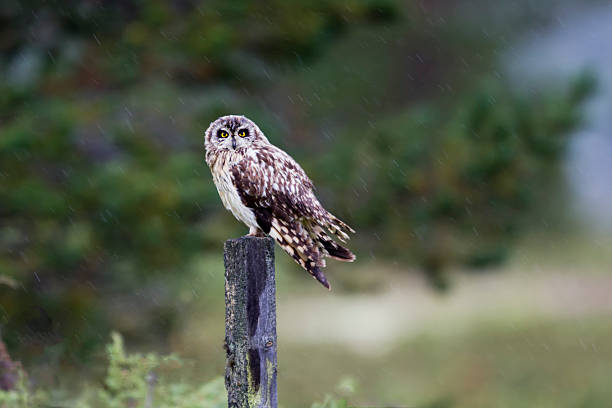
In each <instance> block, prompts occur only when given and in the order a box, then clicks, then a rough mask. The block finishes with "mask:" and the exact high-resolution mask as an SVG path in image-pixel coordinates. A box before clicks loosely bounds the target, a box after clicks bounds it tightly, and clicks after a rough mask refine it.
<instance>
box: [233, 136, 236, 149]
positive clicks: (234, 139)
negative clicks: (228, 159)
mask: <svg viewBox="0 0 612 408" xmlns="http://www.w3.org/2000/svg"><path fill="white" fill-rule="evenodd" d="M232 149H234V150H236V138H235V137H234V136H232Z"/></svg>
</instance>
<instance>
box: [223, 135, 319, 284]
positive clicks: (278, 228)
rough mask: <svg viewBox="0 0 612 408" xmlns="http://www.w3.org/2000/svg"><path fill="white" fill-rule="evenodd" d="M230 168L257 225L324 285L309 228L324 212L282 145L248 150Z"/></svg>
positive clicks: (310, 186) (306, 177) (317, 255)
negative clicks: (243, 156) (280, 146)
mask: <svg viewBox="0 0 612 408" xmlns="http://www.w3.org/2000/svg"><path fill="white" fill-rule="evenodd" d="M231 172H232V181H233V183H234V186H235V187H236V190H237V191H238V194H239V195H240V198H241V199H242V202H243V204H244V205H245V206H247V207H248V208H250V209H252V211H253V213H254V215H255V219H256V220H257V224H258V225H259V227H260V228H261V230H262V231H264V232H265V233H266V234H269V235H270V236H271V237H273V238H274V239H275V240H276V242H278V244H279V245H280V246H281V247H282V248H283V249H284V250H285V251H286V252H287V253H288V254H289V255H291V256H292V257H293V259H294V260H295V261H296V262H297V263H298V264H300V265H301V266H302V267H303V268H304V269H306V270H307V271H308V272H309V273H310V274H311V275H312V276H313V277H314V278H315V279H317V280H318V281H319V282H320V283H321V284H323V285H324V286H325V287H327V288H329V283H328V282H327V279H326V278H325V275H324V274H323V272H322V271H321V269H320V267H324V266H325V260H324V255H325V254H324V253H323V251H322V249H321V246H320V245H319V242H318V240H317V239H316V237H313V236H312V228H310V225H314V224H317V223H319V222H320V220H325V219H327V218H328V217H329V213H328V212H327V211H326V210H325V209H324V208H323V207H322V206H321V204H320V203H319V201H318V200H317V198H316V197H315V195H314V193H313V192H312V188H313V185H312V182H311V181H310V179H309V178H308V176H306V173H305V172H304V170H302V168H301V167H300V166H299V165H298V164H297V163H296V162H295V161H294V160H293V159H292V158H291V157H290V156H289V155H288V154H286V153H285V152H283V151H282V150H280V149H278V148H276V147H275V146H269V147H268V146H265V147H263V148H260V149H254V150H253V151H251V152H249V154H247V155H246V156H245V158H244V159H242V160H241V161H240V162H238V163H237V164H235V165H234V166H233V167H232V169H231ZM318 220H319V221H318Z"/></svg>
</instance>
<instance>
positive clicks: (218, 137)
mask: <svg viewBox="0 0 612 408" xmlns="http://www.w3.org/2000/svg"><path fill="white" fill-rule="evenodd" d="M267 142H268V139H266V137H265V136H264V134H263V133H262V132H261V130H259V128H258V127H257V125H256V124H255V123H253V122H252V121H250V120H249V119H247V118H246V117H244V116H239V115H227V116H222V117H220V118H217V120H215V121H214V122H212V123H211V124H210V126H209V127H208V129H207V130H206V132H205V139H204V144H205V146H206V148H207V149H213V148H214V149H216V150H240V149H241V148H242V149H249V148H251V145H253V144H257V143H267Z"/></svg>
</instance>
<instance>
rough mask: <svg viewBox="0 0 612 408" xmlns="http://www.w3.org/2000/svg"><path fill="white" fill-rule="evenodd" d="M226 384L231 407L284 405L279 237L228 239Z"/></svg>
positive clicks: (226, 251)
mask: <svg viewBox="0 0 612 408" xmlns="http://www.w3.org/2000/svg"><path fill="white" fill-rule="evenodd" d="M224 249H225V250H224V260H225V349H226V352H227V360H226V371H225V386H226V388H227V393H228V406H229V407H230V408H232V407H240V408H243V407H249V408H251V407H266V408H267V407H271V408H276V407H277V406H278V397H277V388H276V371H277V363H276V281H275V277H274V241H273V240H272V239H271V238H258V237H248V236H247V237H242V238H237V239H230V240H228V241H226V242H225V248H224Z"/></svg>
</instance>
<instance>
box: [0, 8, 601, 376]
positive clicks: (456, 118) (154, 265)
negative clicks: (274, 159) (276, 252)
mask: <svg viewBox="0 0 612 408" xmlns="http://www.w3.org/2000/svg"><path fill="white" fill-rule="evenodd" d="M456 3H459V2H455V1H450V0H449V1H442V0H439V1H419V2H400V1H394V0H365V1H359V0H315V1H311V0H295V1H291V2H287V1H283V0H271V1H268V2H253V1H245V0H240V1H231V2H230V1H222V0H210V1H187V0H173V1H157V0H154V1H147V2H141V1H136V0H127V1H99V0H83V1H77V0H70V1H59V0H47V1H33V0H31V1H25V0H24V1H17V0H14V1H11V0H8V1H3V2H2V4H1V5H0V75H1V77H2V81H1V82H0V225H1V229H0V327H1V328H2V336H3V337H4V340H5V341H6V342H7V345H8V346H9V349H10V350H11V352H12V353H14V355H15V356H17V357H18V358H20V359H22V360H24V361H25V362H28V361H33V362H36V361H37V359H42V358H43V357H41V356H47V357H44V358H45V359H48V358H49V357H48V355H49V353H51V354H52V355H53V357H52V359H55V361H58V362H66V361H68V362H69V363H70V364H72V365H76V366H78V367H80V369H83V370H85V368H84V367H83V366H82V365H83V361H87V357H88V356H90V355H92V353H94V354H95V353H96V352H99V351H100V350H101V348H102V347H103V345H104V344H105V343H106V342H107V341H108V334H109V333H110V331H111V330H112V329H117V330H120V331H122V332H123V333H124V334H125V335H126V336H127V337H128V338H129V339H132V340H136V341H138V340H140V341H153V342H159V343H160V344H165V343H166V342H167V340H168V339H167V336H168V335H169V333H171V332H172V330H173V328H174V327H175V326H176V325H180V324H181V313H182V312H183V311H184V310H185V308H186V307H189V302H188V301H187V300H185V296H184V293H185V291H186V290H187V291H190V290H191V289H190V288H191V285H192V284H193V282H194V276H196V275H197V276H204V277H206V276H208V275H222V271H221V270H218V269H217V267H216V266H217V265H218V263H211V262H208V259H209V257H210V256H215V257H217V258H218V257H219V256H220V254H221V251H222V243H223V241H224V240H225V239H227V238H230V237H234V236H239V235H242V234H244V233H246V230H245V229H244V228H243V227H242V226H241V225H240V224H239V223H238V222H236V221H235V220H234V219H233V218H232V217H231V216H230V215H228V214H227V213H226V211H225V210H224V209H223V208H222V205H221V203H220V200H219V198H218V195H217V192H216V190H215V187H214V185H213V183H212V180H211V177H210V174H209V171H208V169H207V168H206V166H205V164H204V156H203V132H204V130H205V129H206V127H207V126H208V124H209V123H210V121H212V120H214V119H215V118H216V117H218V116H220V115H223V114H230V113H237V114H244V115H246V116H248V117H249V118H251V119H253V120H254V121H255V122H256V123H258V124H259V126H260V127H261V129H262V130H263V131H264V132H265V133H266V135H267V136H268V137H269V138H270V140H271V141H272V142H273V143H275V144H277V145H279V146H280V147H282V148H283V149H285V150H286V151H287V152H288V153H290V154H291V155H293V156H294V157H295V158H296V159H297V160H298V161H299V162H300V163H301V164H302V165H303V167H304V168H305V170H306V172H307V173H308V174H309V175H310V176H311V178H312V179H313V181H314V183H315V185H316V186H317V193H318V195H319V197H320V199H321V200H322V202H323V203H324V204H325V206H326V207H328V208H329V209H331V210H332V211H333V212H334V213H336V214H337V215H338V216H340V217H341V218H343V219H345V220H346V221H347V222H348V223H349V224H351V225H352V226H354V227H355V229H357V231H358V234H357V235H356V238H355V240H354V243H353V247H354V248H355V250H356V253H357V254H358V259H359V260H361V259H368V258H372V259H376V260H377V261H380V262H385V260H386V261H387V262H389V263H390V262H395V263H398V264H401V265H406V266H408V267H410V268H407V270H415V269H416V270H420V271H421V272H423V273H425V274H426V276H427V277H428V279H429V281H430V283H431V285H432V286H433V288H437V289H444V288H447V287H448V285H449V282H450V278H449V275H448V273H447V271H448V270H449V268H453V267H467V268H483V267H487V269H486V270H491V269H490V268H489V267H490V266H492V265H498V264H500V263H502V262H504V261H505V260H506V259H507V257H508V256H509V254H510V253H511V251H512V249H513V245H514V244H515V243H516V241H517V239H519V238H520V237H521V236H523V234H524V233H525V232H526V231H528V230H529V225H530V222H531V220H533V215H534V213H536V212H537V211H538V210H541V209H542V200H544V199H545V198H548V199H550V197H552V196H554V194H556V191H557V187H558V181H559V174H560V160H561V159H562V158H563V156H564V154H565V152H566V148H567V145H568V135H569V132H570V131H571V130H572V129H574V128H575V127H576V126H577V125H579V124H580V122H581V114H580V112H581V110H580V107H581V104H582V102H583V101H584V100H585V99H586V98H587V97H588V96H589V94H590V93H591V91H592V90H593V89H594V87H595V80H594V78H593V77H592V76H590V75H586V74H585V75H582V76H578V77H576V78H575V79H574V81H573V82H571V83H569V84H567V83H566V84H559V86H556V87H548V88H537V89H534V88H530V89H529V92H527V93H524V92H523V93H521V92H517V90H516V89H514V86H513V85H512V84H510V83H509V82H508V81H507V79H506V78H505V76H504V75H502V74H501V73H500V71H499V70H498V67H497V57H498V55H499V52H500V49H502V48H503V47H504V46H506V45H507V42H508V41H510V39H511V38H512V35H513V33H514V32H515V31H510V28H512V30H516V31H518V29H517V27H523V28H526V27H527V26H528V25H529V24H546V22H547V19H548V16H547V15H546V12H545V11H544V10H543V9H544V8H537V7H535V6H532V5H531V2H528V1H525V2H522V1H518V2H512V4H510V3H508V4H505V5H499V6H500V7H499V8H497V7H484V6H483V4H485V3H486V2H483V1H481V2H479V1H472V2H469V3H470V6H471V7H468V8H467V10H472V11H473V10H480V13H479V14H478V15H475V14H473V13H471V12H464V13H457V12H455V7H456ZM549 3H554V2H549ZM527 15H528V16H529V18H526V17H525V16H527ZM500 21H501V22H500ZM413 267H414V268H413ZM289 270H290V271H293V269H291V268H289ZM295 271H296V275H297V274H298V273H301V272H300V271H297V269H295ZM301 283H302V284H303V285H309V284H311V283H312V282H310V280H306V279H304V281H302V282H301ZM198 290H199V291H200V292H199V294H198V296H203V297H206V296H209V295H210V294H209V293H208V292H207V289H206V288H199V289H198ZM210 296H211V299H213V298H214V299H220V294H215V295H210ZM187 299H191V297H189V296H187ZM131 309H133V310H132V311H131V312H130V311H129V310H131ZM134 310H135V311H134ZM133 314H135V315H136V317H135V318H134V317H129V318H128V317H127V316H128V315H130V316H131V315H133ZM129 319H131V320H129ZM128 320H129V321H128ZM49 350H51V351H49Z"/></svg>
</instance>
